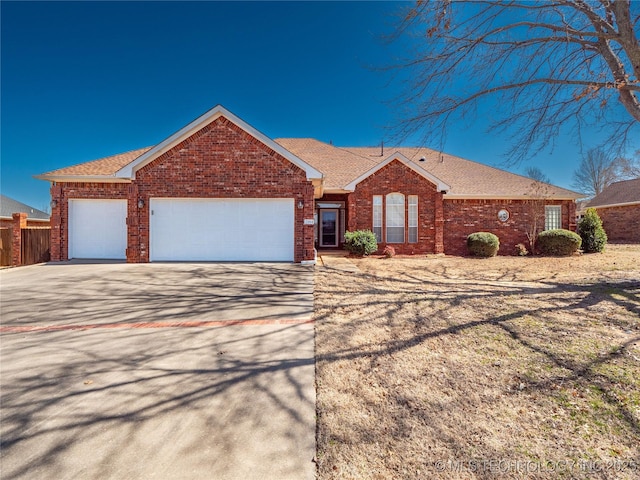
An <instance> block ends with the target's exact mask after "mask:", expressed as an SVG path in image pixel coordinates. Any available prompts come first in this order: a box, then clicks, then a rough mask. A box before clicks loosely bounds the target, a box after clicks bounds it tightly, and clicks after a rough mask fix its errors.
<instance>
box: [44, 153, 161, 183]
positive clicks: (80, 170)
mask: <svg viewBox="0 0 640 480" xmlns="http://www.w3.org/2000/svg"><path fill="white" fill-rule="evenodd" d="M150 149H151V147H145V148H139V149H138V150H131V151H129V152H125V153H120V154H118V155H112V156H110V157H104V158H99V159H97V160H92V161H90V162H85V163H79V164H77V165H72V166H71V167H64V168H59V169H58V170H52V171H51V172H47V173H43V174H42V175H41V176H47V175H52V176H53V175H55V176H64V177H66V176H76V175H77V176H84V175H89V176H93V175H113V174H114V173H116V172H117V171H118V170H120V169H121V168H122V167H124V166H125V165H128V164H129V163H131V162H133V161H134V160H135V159H136V158H138V157H139V156H140V155H142V154H143V153H145V152H147V151H149V150H150Z"/></svg>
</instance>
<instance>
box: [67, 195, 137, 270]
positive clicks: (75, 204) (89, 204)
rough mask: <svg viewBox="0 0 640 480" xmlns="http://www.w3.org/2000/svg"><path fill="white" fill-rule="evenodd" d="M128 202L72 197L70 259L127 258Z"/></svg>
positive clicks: (70, 207)
mask: <svg viewBox="0 0 640 480" xmlns="http://www.w3.org/2000/svg"><path fill="white" fill-rule="evenodd" d="M126 248H127V201H126V200H89V199H70V200H69V258H99V259H117V260H123V259H125V258H126Z"/></svg>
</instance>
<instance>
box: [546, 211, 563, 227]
mask: <svg viewBox="0 0 640 480" xmlns="http://www.w3.org/2000/svg"><path fill="white" fill-rule="evenodd" d="M544 213H545V215H544V229H545V230H555V229H557V228H562V207H560V206H559V205H553V206H547V207H545V208H544Z"/></svg>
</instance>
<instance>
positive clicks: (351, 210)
mask: <svg viewBox="0 0 640 480" xmlns="http://www.w3.org/2000/svg"><path fill="white" fill-rule="evenodd" d="M357 229H358V225H357V223H356V200H355V198H354V195H353V193H350V194H348V195H347V230H348V231H350V232H353V231H354V230H357Z"/></svg>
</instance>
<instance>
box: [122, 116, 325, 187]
mask: <svg viewBox="0 0 640 480" xmlns="http://www.w3.org/2000/svg"><path fill="white" fill-rule="evenodd" d="M220 117H224V118H225V119H227V120H229V121H230V122H231V123H233V124H234V125H236V126H237V127H239V128H240V129H242V130H244V131H245V132H246V133H247V134H249V135H251V136H252V137H253V138H255V139H256V140H258V141H260V142H261V143H263V144H264V145H266V146H267V147H268V148H270V149H271V150H273V151H275V152H276V153H278V154H279V155H281V156H282V157H284V158H285V159H287V160H289V161H290V162H291V163H293V164H294V165H296V166H298V167H300V168H301V169H302V170H304V172H305V173H306V175H307V180H320V179H322V173H321V172H320V171H318V170H317V169H315V168H314V167H312V166H311V165H309V164H308V163H307V162H305V161H304V160H302V159H301V158H299V157H297V156H296V155H294V154H293V153H291V152H290V151H288V150H286V149H285V148H284V147H282V146H281V145H279V144H278V143H276V142H275V141H274V140H272V139H271V138H269V137H267V136H266V135H265V134H263V133H262V132H260V131H258V130H257V129H255V128H254V127H252V126H251V125H249V124H248V123H246V122H245V121H244V120H242V119H241V118H239V117H237V116H236V115H234V114H233V113H231V112H230V111H229V110H227V109H226V108H224V107H223V106H222V105H220V104H218V105H216V106H215V107H213V108H212V109H210V110H209V111H207V112H205V113H204V114H202V115H200V116H199V117H198V118H196V119H195V120H193V121H192V122H190V123H189V124H187V125H185V126H184V127H182V128H181V129H180V130H178V131H177V132H175V133H174V134H172V135H170V136H169V137H167V138H166V139H164V140H163V141H162V142H160V143H159V144H157V145H156V146H154V147H152V148H151V149H149V151H147V152H145V153H144V154H142V155H140V156H139V157H138V158H136V159H135V160H134V161H132V162H131V163H129V164H127V165H125V166H124V167H122V168H121V169H120V170H118V171H117V172H116V173H115V176H116V177H125V178H131V179H133V178H134V177H135V173H136V172H137V171H138V170H140V169H141V168H142V167H144V166H145V165H148V164H149V163H151V162H152V161H153V160H155V159H156V158H158V157H159V156H161V155H162V154H164V153H166V152H168V151H169V150H171V149H172V148H173V147H175V146H176V145H178V144H179V143H180V142H182V141H184V140H185V139H187V138H189V137H190V136H192V135H193V134H195V133H196V132H198V131H199V130H201V129H203V128H204V127H206V126H207V125H209V124H210V123H212V122H214V121H215V120H217V119H218V118H220Z"/></svg>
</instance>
